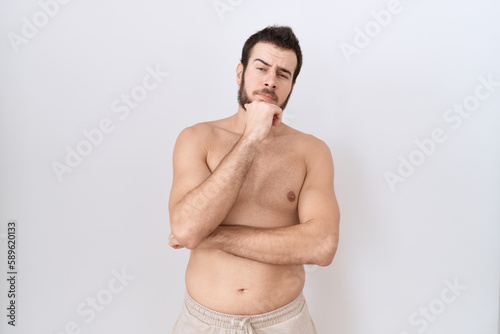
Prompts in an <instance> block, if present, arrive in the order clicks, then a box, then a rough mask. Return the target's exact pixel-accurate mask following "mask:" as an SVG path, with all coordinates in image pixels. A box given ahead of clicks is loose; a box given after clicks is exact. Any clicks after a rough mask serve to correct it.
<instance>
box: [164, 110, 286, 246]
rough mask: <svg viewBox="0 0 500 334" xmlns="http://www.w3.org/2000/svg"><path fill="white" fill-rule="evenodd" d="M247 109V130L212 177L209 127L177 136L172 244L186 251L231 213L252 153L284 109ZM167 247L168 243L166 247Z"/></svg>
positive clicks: (172, 194)
mask: <svg viewBox="0 0 500 334" xmlns="http://www.w3.org/2000/svg"><path fill="white" fill-rule="evenodd" d="M245 106H246V109H247V111H246V113H245V129H244V131H243V134H242V136H241V137H240V139H239V140H238V141H237V142H236V144H235V145H234V147H233V148H232V149H231V151H230V152H229V153H228V154H227V155H226V156H225V157H224V158H223V159H222V160H221V162H220V163H219V165H218V166H217V167H216V168H215V170H214V171H213V173H211V172H210V170H209V168H208V166H207V152H208V149H207V146H206V145H207V141H208V138H210V137H211V136H212V134H211V133H210V131H212V129H211V128H210V127H209V126H208V125H197V126H194V127H191V128H187V129H185V130H184V131H182V132H181V134H180V135H179V137H178V138H177V142H176V144H175V147H174V156H173V165H174V166H173V167H174V168H173V169H174V178H173V183H172V190H171V192H170V200H169V212H170V227H171V229H172V234H173V237H174V238H175V240H176V243H174V245H172V246H173V247H174V248H179V245H180V246H183V247H186V248H188V249H193V248H196V247H198V245H199V244H200V243H201V242H202V241H203V240H204V239H205V238H206V237H207V236H208V235H209V234H210V233H212V232H213V231H214V230H215V229H216V228H217V226H219V225H220V224H221V223H222V221H224V219H225V218H226V216H227V214H228V213H229V211H230V210H231V208H232V206H233V204H234V202H235V201H236V198H237V197H238V193H239V191H240V188H241V185H242V183H243V181H244V180H245V176H246V174H247V173H248V170H249V169H250V167H251V166H252V162H253V160H254V157H255V154H256V153H257V149H258V148H259V146H260V144H261V142H262V141H263V140H264V139H265V138H266V136H267V135H268V133H269V131H270V129H271V127H272V126H273V125H278V124H279V123H280V121H281V116H282V110H281V108H279V107H278V106H275V105H272V104H269V103H266V102H252V103H250V104H247V105H245ZM169 244H171V242H169Z"/></svg>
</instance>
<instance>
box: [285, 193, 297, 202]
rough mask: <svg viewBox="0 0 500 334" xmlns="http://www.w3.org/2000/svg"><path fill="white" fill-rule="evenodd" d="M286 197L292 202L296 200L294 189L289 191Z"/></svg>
mask: <svg viewBox="0 0 500 334" xmlns="http://www.w3.org/2000/svg"><path fill="white" fill-rule="evenodd" d="M286 197H287V198H288V200H289V201H290V202H293V201H295V193H294V192H293V191H289V192H288V195H286Z"/></svg>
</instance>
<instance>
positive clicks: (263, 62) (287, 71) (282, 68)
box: [254, 58, 292, 76]
mask: <svg viewBox="0 0 500 334" xmlns="http://www.w3.org/2000/svg"><path fill="white" fill-rule="evenodd" d="M256 61H260V62H261V63H262V64H264V65H266V66H269V67H271V65H269V64H268V63H266V62H265V61H263V60H262V59H260V58H255V60H254V62H256ZM278 69H279V70H280V71H282V72H285V73H288V74H289V75H290V76H291V75H292V73H291V72H290V71H289V70H287V69H286V68H284V67H279V66H278Z"/></svg>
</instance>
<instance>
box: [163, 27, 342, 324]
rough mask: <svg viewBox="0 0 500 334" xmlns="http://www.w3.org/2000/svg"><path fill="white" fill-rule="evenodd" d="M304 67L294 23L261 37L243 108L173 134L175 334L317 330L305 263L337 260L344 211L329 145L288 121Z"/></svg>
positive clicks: (239, 72) (245, 79)
mask: <svg viewBox="0 0 500 334" xmlns="http://www.w3.org/2000/svg"><path fill="white" fill-rule="evenodd" d="M301 65H302V54H301V50H300V46H299V43H298V40H297V38H296V37H295V35H294V34H293V32H292V30H291V29H290V28H289V27H267V28H265V29H263V30H261V31H259V32H257V33H256V34H254V35H252V36H251V37H250V38H249V39H248V40H247V41H246V43H245V45H244V47H243V51H242V58H241V63H239V64H238V66H237V68H236V80H237V83H238V85H239V86H240V89H239V93H238V102H239V106H238V112H237V113H236V114H234V115H233V116H231V117H228V118H224V119H221V120H217V121H213V122H206V123H199V124H196V125H194V126H192V127H188V128H186V129H184V130H183V131H182V132H181V133H180V135H179V137H178V139H177V142H176V144H175V148H174V154H173V170H174V178H173V184H172V189H171V194H170V201H169V210H170V226H171V229H172V233H171V235H170V237H169V245H170V246H171V247H173V248H175V249H179V248H183V247H185V248H188V249H190V250H191V255H190V259H189V263H188V266H187V269H186V277H185V280H186V289H187V293H186V299H185V303H184V307H183V310H182V313H181V315H180V316H179V318H178V320H177V322H176V324H175V327H174V333H175V334H177V333H182V334H189V333H227V334H229V333H262V334H265V333H287V334H290V333H292V334H293V333H307V334H309V333H316V330H315V328H314V324H313V322H312V319H311V317H310V315H309V312H308V310H307V304H306V303H305V300H304V297H303V294H302V289H303V287H304V280H305V273H304V266H303V265H304V264H316V265H320V266H328V265H329V264H330V263H331V262H332V260H333V257H334V255H335V252H336V250H337V244H338V236H339V217H340V216H339V208H338V204H337V200H336V198H335V193H334V188H333V161H332V157H331V153H330V150H329V148H328V146H327V145H326V144H325V143H324V142H323V141H321V140H319V139H317V138H315V137H314V136H312V135H308V134H304V133H302V132H299V131H297V130H295V129H292V128H291V127H289V126H287V125H286V124H284V123H282V122H281V118H282V113H283V109H284V108H285V106H286V104H287V102H288V99H289V97H290V94H291V92H292V90H293V87H294V85H295V80H296V78H297V75H298V74H299V71H300V67H301ZM307 112H309V113H310V114H311V115H314V113H315V111H314V110H308V111H307Z"/></svg>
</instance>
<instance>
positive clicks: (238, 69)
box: [236, 63, 243, 86]
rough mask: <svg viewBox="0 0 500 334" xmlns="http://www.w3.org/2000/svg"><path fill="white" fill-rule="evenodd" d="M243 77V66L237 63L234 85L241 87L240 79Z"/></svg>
mask: <svg viewBox="0 0 500 334" xmlns="http://www.w3.org/2000/svg"><path fill="white" fill-rule="evenodd" d="M242 76H243V64H242V63H239V64H238V66H236V83H237V84H238V86H240V85H241V79H242Z"/></svg>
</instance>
